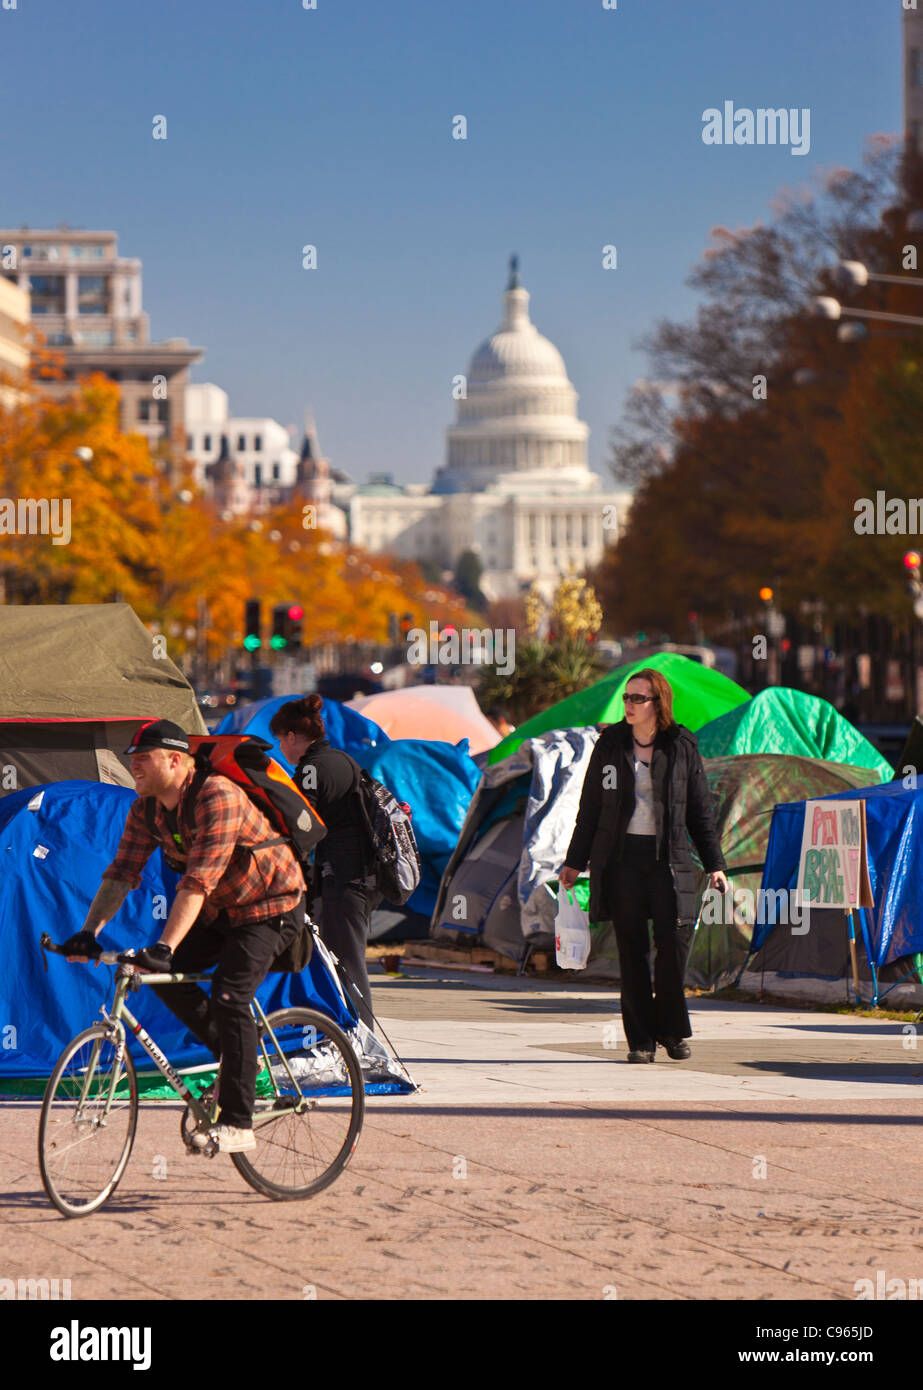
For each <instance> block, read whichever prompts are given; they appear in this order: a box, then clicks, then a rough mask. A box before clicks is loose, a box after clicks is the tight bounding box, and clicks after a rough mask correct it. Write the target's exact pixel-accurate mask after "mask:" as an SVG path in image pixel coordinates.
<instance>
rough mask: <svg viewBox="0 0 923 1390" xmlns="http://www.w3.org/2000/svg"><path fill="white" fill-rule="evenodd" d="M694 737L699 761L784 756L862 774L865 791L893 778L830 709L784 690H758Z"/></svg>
mask: <svg viewBox="0 0 923 1390" xmlns="http://www.w3.org/2000/svg"><path fill="white" fill-rule="evenodd" d="M697 737H698V740H699V752H700V753H701V754H702V757H703V758H724V757H727V756H729V755H730V754H732V753H784V754H788V755H790V756H794V757H799V758H822V759H824V761H825V762H834V763H849V764H850V765H851V766H853V767H858V768H866V769H868V770H869V772H870V774H873V775H870V776H869V777H868V778H867V779H866V781H865V782H864V783H862V784H860V785H864V786H869V785H870V784H872V783H877V782H890V781H891V779H892V778H893V777H894V769H893V768H892V767H891V764H890V763H889V762H887V761H886V759H884V758H883V757H882V756H881V754H880V753H879V752H878V750H877V749H876V748H873V746H872V745H871V744H870V743H869V741H868V739H866V738H863V737H862V735H861V734H860V733H859V731H858V729H855V728H853V726H852V724H850V722H849V720H848V719H844V718H843V716H842V715H841V714H838V713H837V711H836V710H835V709H834V708H833V705H831V704H828V702H827V701H826V700H821V699H818V697H817V696H816V695H806V694H805V693H804V691H802V690H790V689H788V687H786V686H781V687H773V688H771V689H769V690H761V691H760V692H759V694H758V695H754V697H753V699H752V700H748V701H747V703H746V704H743V705H738V706H737V707H736V709H732V710H729V711H728V712H727V713H726V714H722V715H720V716H719V717H718V718H716V719H712V720H711V722H710V723H708V724H705V725H704V726H703V727H702V728H701V729H699V732H698V735H697ZM779 799H780V800H789V799H790V798H788V797H785V798H781V797H780V798H779Z"/></svg>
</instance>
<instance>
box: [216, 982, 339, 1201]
mask: <svg viewBox="0 0 923 1390" xmlns="http://www.w3.org/2000/svg"><path fill="white" fill-rule="evenodd" d="M267 1022H268V1024H269V1027H270V1028H271V1029H272V1031H273V1033H274V1034H275V1037H276V1041H277V1043H278V1045H279V1048H280V1049H281V1052H282V1053H283V1054H284V1057H285V1059H286V1062H287V1065H286V1063H284V1062H283V1061H282V1058H281V1057H280V1056H279V1054H278V1053H277V1052H276V1051H275V1049H274V1048H273V1045H272V1040H271V1039H270V1037H269V1035H268V1033H267V1032H266V1030H265V1029H261V1038H262V1040H263V1042H264V1044H265V1046H266V1050H267V1052H268V1054H269V1061H270V1067H269V1071H268V1072H267V1070H266V1068H265V1066H264V1067H263V1069H262V1071H261V1073H260V1075H259V1076H258V1077H257V1101H256V1109H255V1110H254V1114H253V1129H254V1133H255V1136H256V1149H255V1150H251V1152H250V1153H248V1154H244V1153H237V1154H231V1159H232V1161H233V1163H234V1165H235V1167H236V1168H237V1170H238V1172H239V1173H240V1174H241V1176H242V1177H243V1178H244V1179H245V1180H246V1181H247V1182H248V1183H249V1184H250V1186H251V1187H255V1188H256V1190H257V1192H262V1193H263V1195H264V1196H265V1197H272V1198H274V1200H276V1201H280V1202H284V1201H293V1200H296V1199H298V1198H302V1197H313V1196H314V1194H315V1193H317V1192H321V1191H322V1190H323V1189H324V1188H325V1187H329V1185H330V1184H331V1183H332V1182H333V1181H334V1179H335V1178H337V1177H338V1176H339V1175H340V1173H342V1171H343V1169H344V1168H345V1167H346V1165H347V1163H348V1162H349V1160H350V1158H351V1157H352V1154H353V1151H354V1149H355V1147H356V1144H357V1143H358V1142H359V1131H360V1130H361V1128H362V1118H363V1115H364V1114H365V1087H364V1085H363V1080H362V1068H361V1066H360V1065H359V1059H358V1058H357V1056H356V1054H355V1052H354V1051H353V1048H352V1046H351V1044H350V1041H349V1039H348V1038H347V1036H346V1034H345V1033H344V1032H343V1031H342V1029H340V1028H338V1027H337V1025H336V1024H335V1023H334V1022H333V1021H332V1019H329V1018H328V1017H327V1016H326V1014H322V1013H319V1012H318V1011H317V1010H315V1009H281V1010H280V1011H279V1012H278V1013H274V1014H270V1016H269V1019H268V1020H267Z"/></svg>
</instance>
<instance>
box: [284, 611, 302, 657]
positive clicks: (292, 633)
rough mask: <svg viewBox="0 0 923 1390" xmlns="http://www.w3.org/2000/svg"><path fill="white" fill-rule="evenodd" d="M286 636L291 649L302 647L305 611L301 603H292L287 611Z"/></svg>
mask: <svg viewBox="0 0 923 1390" xmlns="http://www.w3.org/2000/svg"><path fill="white" fill-rule="evenodd" d="M285 617H286V623H285V635H286V637H287V639H288V644H289V646H290V647H300V646H301V643H302V640H303V639H304V609H303V608H302V606H301V604H300V603H290V604H289V605H288V609H287V611H286V615H285Z"/></svg>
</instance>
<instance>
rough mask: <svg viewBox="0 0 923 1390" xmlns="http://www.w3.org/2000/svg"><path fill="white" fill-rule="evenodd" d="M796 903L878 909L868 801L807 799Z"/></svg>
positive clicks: (845, 909) (844, 908)
mask: <svg viewBox="0 0 923 1390" xmlns="http://www.w3.org/2000/svg"><path fill="white" fill-rule="evenodd" d="M796 891H797V893H798V901H799V902H800V903H802V904H803V903H805V902H806V901H807V902H809V903H810V905H811V907H815V908H816V907H833V908H842V909H843V910H844V911H846V912H849V911H850V910H851V909H852V908H855V907H874V901H873V898H872V885H871V882H870V880H869V866H868V848H867V843H866V828H865V802H864V801H858V800H857V801H806V802H805V803H804V830H803V832H802V836H801V857H800V859H799V862H798V885H797V890H796Z"/></svg>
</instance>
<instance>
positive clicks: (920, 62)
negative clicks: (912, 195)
mask: <svg viewBox="0 0 923 1390" xmlns="http://www.w3.org/2000/svg"><path fill="white" fill-rule="evenodd" d="M903 15H904V23H903V30H902V33H903V50H904V52H903V69H904V136H905V139H906V141H907V143H908V145H910V146H911V148H912V149H914V150H916V152H917V154H919V155H923V9H921V10H916V9H914V10H908V9H905V10H904V12H903Z"/></svg>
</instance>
